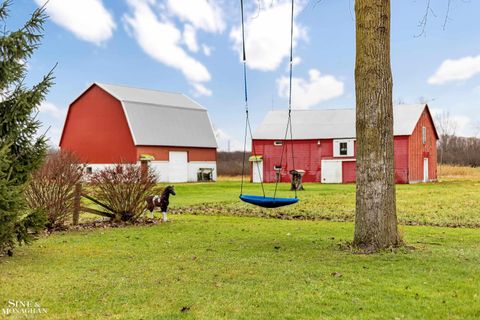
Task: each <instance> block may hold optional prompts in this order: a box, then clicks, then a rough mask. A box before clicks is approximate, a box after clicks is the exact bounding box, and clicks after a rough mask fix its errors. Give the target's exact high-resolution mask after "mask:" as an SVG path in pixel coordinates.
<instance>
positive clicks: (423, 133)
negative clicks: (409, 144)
mask: <svg viewBox="0 0 480 320" xmlns="http://www.w3.org/2000/svg"><path fill="white" fill-rule="evenodd" d="M422 143H423V144H427V128H426V127H422Z"/></svg>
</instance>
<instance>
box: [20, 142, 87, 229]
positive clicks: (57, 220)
mask: <svg viewBox="0 0 480 320" xmlns="http://www.w3.org/2000/svg"><path fill="white" fill-rule="evenodd" d="M82 175H83V167H82V165H81V164H80V163H79V161H78V158H77V157H76V156H75V155H74V154H72V153H70V152H67V151H55V152H52V153H50V154H48V156H47V158H46V160H45V162H44V164H43V166H42V167H41V168H40V169H39V170H37V171H36V172H35V173H34V174H33V176H32V180H31V181H30V183H29V185H28V187H27V189H26V190H25V196H26V199H27V203H28V205H29V207H30V208H31V209H36V210H38V209H40V210H42V211H43V212H45V213H46V216H47V228H48V229H54V228H60V227H62V226H64V224H65V221H66V220H67V218H69V217H70V216H71V214H72V210H73V204H74V196H75V195H74V191H75V185H76V184H77V183H78V182H79V181H80V180H81V178H82Z"/></svg>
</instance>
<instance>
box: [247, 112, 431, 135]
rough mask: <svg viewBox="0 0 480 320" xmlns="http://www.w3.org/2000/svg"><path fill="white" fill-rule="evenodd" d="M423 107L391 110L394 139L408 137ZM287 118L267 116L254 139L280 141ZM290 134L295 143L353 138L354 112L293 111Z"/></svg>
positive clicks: (276, 113)
mask: <svg viewBox="0 0 480 320" xmlns="http://www.w3.org/2000/svg"><path fill="white" fill-rule="evenodd" d="M425 107H427V106H426V105H425V104H413V105H398V106H394V107H393V132H394V135H396V136H404V135H405V136H407V135H411V134H412V133H413V130H414V129H415V126H416V125H417V122H418V120H419V119H420V116H421V114H422V112H423V110H424V109H425ZM287 117H288V111H287V110H274V111H270V112H268V114H267V116H266V117H265V119H264V120H263V122H262V123H261V124H260V126H259V127H258V128H257V130H255V132H254V134H253V138H254V139H267V140H270V139H279V140H280V139H283V138H284V137H285V128H286V126H287V119H288V118H287ZM292 132H293V139H297V140H301V139H341V138H355V136H356V135H355V109H324V110H292ZM288 137H290V136H288Z"/></svg>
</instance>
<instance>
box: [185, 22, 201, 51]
mask: <svg viewBox="0 0 480 320" xmlns="http://www.w3.org/2000/svg"><path fill="white" fill-rule="evenodd" d="M183 42H185V45H186V46H187V48H188V50H190V51H192V52H197V51H198V43H197V30H195V28H194V27H193V26H192V25H190V24H186V25H185V26H184V28H183Z"/></svg>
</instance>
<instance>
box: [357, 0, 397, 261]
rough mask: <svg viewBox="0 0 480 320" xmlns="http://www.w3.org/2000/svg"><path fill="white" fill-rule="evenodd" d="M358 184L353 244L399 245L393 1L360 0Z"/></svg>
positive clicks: (375, 247) (366, 248) (369, 246)
mask: <svg viewBox="0 0 480 320" xmlns="http://www.w3.org/2000/svg"><path fill="white" fill-rule="evenodd" d="M355 16H356V47H357V48H356V61H355V93H356V119H357V121H356V133H357V134H356V136H357V145H356V151H357V173H356V175H357V186H356V193H357V194H356V195H357V197H356V214H355V236H354V242H353V244H354V246H356V247H357V248H360V249H362V250H364V251H366V252H374V251H378V250H379V249H382V248H386V247H391V246H398V245H399V244H400V243H401V239H400V237H399V234H398V230H397V215H396V201H395V180H394V179H395V174H394V155H393V104H392V71H391V66H390V1H389V0H356V1H355Z"/></svg>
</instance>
